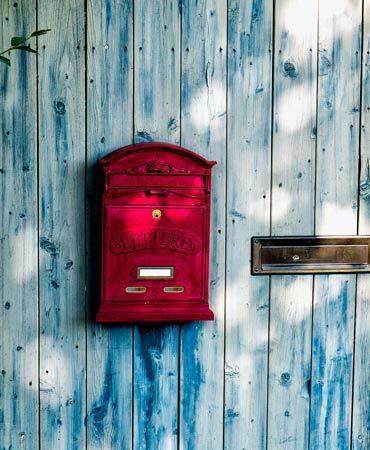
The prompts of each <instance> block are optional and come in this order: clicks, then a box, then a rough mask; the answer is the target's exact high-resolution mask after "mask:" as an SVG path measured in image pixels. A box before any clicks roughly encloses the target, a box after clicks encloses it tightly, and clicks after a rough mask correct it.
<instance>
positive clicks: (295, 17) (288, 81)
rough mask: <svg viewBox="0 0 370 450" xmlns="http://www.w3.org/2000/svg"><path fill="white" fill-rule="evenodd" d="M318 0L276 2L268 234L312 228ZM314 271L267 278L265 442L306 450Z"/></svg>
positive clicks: (275, 446)
mask: <svg viewBox="0 0 370 450" xmlns="http://www.w3.org/2000/svg"><path fill="white" fill-rule="evenodd" d="M316 47H317V3H316V2H307V1H305V0H285V1H282V2H276V4H275V67H274V74H275V77H274V80H275V83H274V118H273V166H272V167H273V185H272V229H271V231H272V234H273V235H294V234H312V232H313V230H314V182H315V178H314V173H315V170H314V167H315V139H316V65H317V64H316ZM312 284H313V283H312V277H311V276H276V277H275V276H274V277H272V278H271V297H270V304H271V310H270V351H269V394H268V396H269V404H268V448H269V449H275V448H279V449H280V448H284V449H292V450H293V449H294V450H295V449H298V448H299V449H307V448H308V439H309V418H310V414H309V407H310V397H309V395H310V393H309V386H310V384H309V378H310V359H311V345H310V342H311V311H312Z"/></svg>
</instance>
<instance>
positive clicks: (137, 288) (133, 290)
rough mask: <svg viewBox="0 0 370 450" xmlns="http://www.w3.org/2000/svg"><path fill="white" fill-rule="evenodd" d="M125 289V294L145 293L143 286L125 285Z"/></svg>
mask: <svg viewBox="0 0 370 450" xmlns="http://www.w3.org/2000/svg"><path fill="white" fill-rule="evenodd" d="M125 291H126V292H127V294H145V292H146V287H145V286H127V287H126V289H125Z"/></svg>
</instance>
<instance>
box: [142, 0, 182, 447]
mask: <svg viewBox="0 0 370 450" xmlns="http://www.w3.org/2000/svg"><path fill="white" fill-rule="evenodd" d="M134 10H135V13H134V30H135V33H134V91H135V92H134V133H135V136H134V140H135V142H143V141H167V142H171V143H179V142H180V6H179V2H178V1H175V0H167V1H163V2H146V1H144V0H138V1H135V7H134ZM178 347H179V327H178V326H177V325H170V326H151V327H146V326H139V327H136V328H135V331H134V436H133V447H134V449H135V450H137V449H149V448H150V449H151V448H153V449H154V448H155V449H158V450H161V449H166V450H167V449H169V450H170V449H175V448H177V442H178V430H177V428H178V377H179V374H178V357H179V355H178Z"/></svg>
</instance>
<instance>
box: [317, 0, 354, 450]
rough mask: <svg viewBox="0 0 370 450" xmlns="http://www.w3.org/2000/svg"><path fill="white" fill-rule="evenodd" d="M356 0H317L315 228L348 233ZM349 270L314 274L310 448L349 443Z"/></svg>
mask: <svg viewBox="0 0 370 450" xmlns="http://www.w3.org/2000/svg"><path fill="white" fill-rule="evenodd" d="M360 61H361V1H359V0H356V1H352V0H343V1H341V2H335V3H334V2H320V6H319V77H318V125H317V132H318V138H317V139H318V141H317V177H316V179H317V183H316V233H317V234H322V235H324V234H356V230H357V187H358V139H359V130H358V128H359V109H360ZM355 287H356V276H355V275H351V276H345V275H328V276H317V277H315V291H314V312H313V341H312V345H313V348H312V397H311V438H310V439H311V444H310V448H311V449H322V448H330V449H331V448H336V449H337V448H338V449H341V450H342V449H348V448H350V439H351V400H352V395H351V392H352V362H353V361H352V359H353V348H352V347H353V338H354V336H353V331H354V310H355Z"/></svg>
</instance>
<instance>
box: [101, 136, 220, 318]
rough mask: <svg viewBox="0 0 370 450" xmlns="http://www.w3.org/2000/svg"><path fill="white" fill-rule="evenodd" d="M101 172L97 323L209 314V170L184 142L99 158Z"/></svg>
mask: <svg viewBox="0 0 370 450" xmlns="http://www.w3.org/2000/svg"><path fill="white" fill-rule="evenodd" d="M100 164H101V166H102V169H103V172H104V192H103V201H102V203H103V209H102V214H103V216H102V261H101V263H102V264H101V302H100V308H99V311H98V313H97V321H98V322H165V321H185V320H212V319H213V312H212V311H211V310H210V309H209V306H208V266H209V228H210V198H211V197H210V190H211V169H212V166H213V165H214V164H216V162H215V161H207V160H206V159H205V158H203V157H201V156H199V155H197V154H196V153H193V152H191V151H189V150H186V149H184V148H181V147H178V146H175V145H170V144H163V143H153V142H151V143H145V144H138V145H132V146H128V147H124V148H121V149H119V150H116V151H115V152H113V153H111V154H110V155H108V156H107V157H105V158H103V159H101V160H100Z"/></svg>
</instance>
